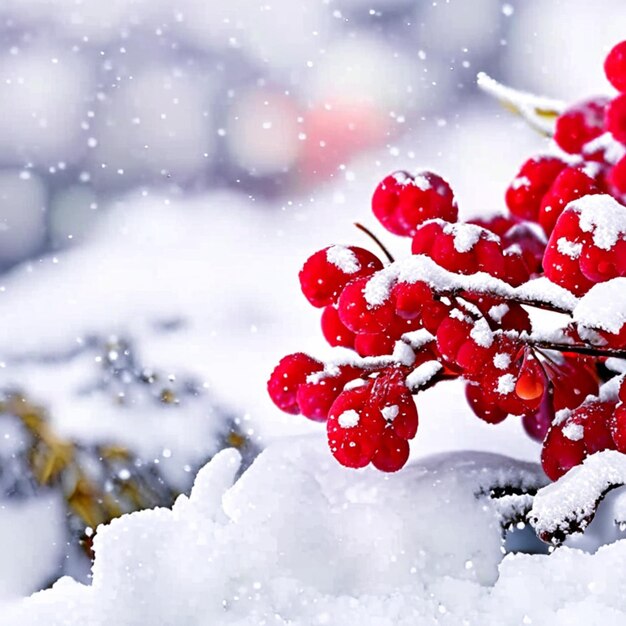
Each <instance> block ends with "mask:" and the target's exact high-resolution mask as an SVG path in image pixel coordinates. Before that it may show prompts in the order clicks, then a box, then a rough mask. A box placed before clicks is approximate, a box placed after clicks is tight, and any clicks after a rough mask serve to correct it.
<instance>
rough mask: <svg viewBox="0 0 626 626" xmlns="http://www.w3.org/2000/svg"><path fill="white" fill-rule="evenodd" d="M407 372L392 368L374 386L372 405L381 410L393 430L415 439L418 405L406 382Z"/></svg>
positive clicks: (371, 398)
mask: <svg viewBox="0 0 626 626" xmlns="http://www.w3.org/2000/svg"><path fill="white" fill-rule="evenodd" d="M405 375H406V372H405V371H403V370H402V369H394V368H391V369H389V370H388V371H386V372H384V373H383V374H382V375H381V376H379V377H378V378H377V379H376V380H375V381H374V384H373V386H372V394H371V397H370V407H371V410H373V411H380V414H381V415H382V416H383V418H384V419H385V421H386V422H387V425H388V427H390V428H391V429H392V430H393V432H394V433H395V434H396V435H397V436H398V437H401V438H402V439H413V437H415V433H416V432H417V425H418V415H417V407H416V406H415V401H414V400H413V396H412V395H411V392H410V391H409V390H408V388H407V386H406V383H405Z"/></svg>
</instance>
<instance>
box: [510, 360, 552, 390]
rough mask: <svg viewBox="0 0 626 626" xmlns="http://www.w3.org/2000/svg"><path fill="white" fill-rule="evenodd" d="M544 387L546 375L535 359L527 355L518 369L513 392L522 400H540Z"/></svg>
mask: <svg viewBox="0 0 626 626" xmlns="http://www.w3.org/2000/svg"><path fill="white" fill-rule="evenodd" d="M545 389H546V376H545V374H544V372H543V370H542V368H541V365H540V364H539V362H538V361H537V359H535V358H532V357H530V356H529V357H527V358H526V359H525V360H524V364H523V365H522V367H521V369H520V373H519V376H518V378H517V382H516V383H515V393H516V394H517V395H518V396H519V397H520V398H522V400H531V401H532V400H540V399H541V398H542V397H543V394H544V391H545Z"/></svg>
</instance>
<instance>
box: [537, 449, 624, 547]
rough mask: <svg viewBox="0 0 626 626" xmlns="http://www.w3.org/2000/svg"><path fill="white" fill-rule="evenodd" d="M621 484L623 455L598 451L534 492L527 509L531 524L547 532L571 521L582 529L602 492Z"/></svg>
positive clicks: (563, 528) (566, 526)
mask: <svg viewBox="0 0 626 626" xmlns="http://www.w3.org/2000/svg"><path fill="white" fill-rule="evenodd" d="M624 484H626V455H624V454H621V453H620V452H616V451H615V450H605V451H604V452H597V453H596V454H593V455H591V456H589V457H587V458H586V459H585V461H584V462H583V464H582V465H578V466H576V467H573V468H572V469H571V470H569V472H567V474H565V475H564V476H563V477H562V478H560V479H559V480H558V481H557V482H555V483H552V484H550V485H547V486H546V487H544V488H543V489H541V490H540V491H539V492H538V493H537V495H536V496H535V498H534V502H533V507H532V510H531V513H530V518H531V521H532V524H533V526H534V527H535V529H536V531H537V532H538V533H544V534H546V535H548V536H553V535H555V534H556V533H559V532H564V531H567V530H568V529H570V528H572V526H573V525H577V526H579V527H580V529H581V530H584V528H586V526H587V524H588V523H589V521H590V518H591V517H592V516H593V513H594V511H595V508H596V506H597V504H598V501H599V500H600V499H601V497H602V496H603V495H604V493H605V492H606V491H607V490H608V489H610V488H613V487H616V486H620V485H624ZM622 543H626V542H622Z"/></svg>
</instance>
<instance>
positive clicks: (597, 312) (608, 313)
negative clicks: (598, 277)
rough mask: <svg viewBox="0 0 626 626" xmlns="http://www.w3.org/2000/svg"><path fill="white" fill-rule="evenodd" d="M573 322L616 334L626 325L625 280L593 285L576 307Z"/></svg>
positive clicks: (617, 279) (618, 279)
mask: <svg viewBox="0 0 626 626" xmlns="http://www.w3.org/2000/svg"><path fill="white" fill-rule="evenodd" d="M573 316H574V320H575V321H576V322H578V323H579V324H582V325H583V326H587V327H589V328H600V329H602V330H606V331H608V332H610V333H615V334H617V333H618V332H619V331H620V329H621V328H622V326H623V325H624V323H626V278H613V279H612V280H608V281H606V282H604V283H598V284H597V285H594V286H593V287H592V288H591V289H590V290H589V291H588V292H587V293H586V294H585V295H584V296H583V297H582V298H581V299H580V302H579V303H578V304H577V305H576V308H575V309H574V313H573Z"/></svg>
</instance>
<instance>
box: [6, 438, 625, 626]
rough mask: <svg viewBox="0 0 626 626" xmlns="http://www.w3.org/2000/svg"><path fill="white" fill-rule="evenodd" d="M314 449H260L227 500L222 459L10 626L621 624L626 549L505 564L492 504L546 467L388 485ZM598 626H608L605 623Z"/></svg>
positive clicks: (105, 531)
mask: <svg viewBox="0 0 626 626" xmlns="http://www.w3.org/2000/svg"><path fill="white" fill-rule="evenodd" d="M320 444H321V442H320V440H319V439H318V438H317V437H312V438H299V439H290V440H285V441H283V442H281V443H279V444H276V445H274V446H271V447H269V448H268V449H266V450H265V451H264V452H263V453H262V454H261V455H260V456H259V457H258V459H257V460H256V461H255V462H254V464H253V465H252V466H251V468H250V469H249V470H248V471H247V472H246V473H245V474H244V475H243V476H242V477H241V478H240V479H239V480H238V481H237V482H236V483H235V484H234V485H233V480H234V477H235V475H236V473H237V470H238V468H239V462H240V459H239V455H238V453H237V452H235V451H233V450H226V451H223V452H221V453H220V454H218V455H217V456H216V457H215V458H214V459H213V460H212V461H211V462H210V463H209V464H208V465H207V466H205V467H204V468H203V469H202V470H201V471H200V473H199V474H198V476H197V478H196V482H195V485H194V488H193V491H192V492H191V495H190V496H189V497H186V496H180V497H179V499H178V500H177V501H176V503H175V505H174V507H173V509H172V510H169V509H155V510H149V511H141V512H139V513H134V514H132V515H126V516H124V517H122V518H119V519H117V520H115V521H113V522H112V523H111V524H110V525H108V526H106V527H104V528H100V529H99V532H98V534H97V536H96V540H95V550H96V560H95V564H94V566H93V583H92V585H91V586H86V585H82V584H79V583H77V582H75V581H73V580H71V579H69V578H63V579H61V580H60V581H59V582H57V583H56V584H55V585H54V587H52V588H51V589H49V590H47V591H43V592H40V593H38V594H35V595H34V596H32V597H31V598H29V599H26V600H22V601H20V602H19V603H16V604H14V605H11V606H9V607H5V610H4V612H3V615H2V616H1V617H0V624H3V625H4V624H7V625H8V624H21V625H28V624H42V623H45V624H49V625H52V626H53V625H55V624H65V625H69V626H72V625H74V624H76V625H78V624H80V625H81V626H82V625H83V624H90V625H94V626H97V625H100V624H101V625H104V624H113V623H114V624H120V625H126V624H128V625H131V624H153V625H160V624H163V625H165V624H185V625H196V624H197V625H200V624H237V625H241V626H243V625H253V624H254V625H256V624H287V623H289V624H299V625H305V624H306V625H309V624H337V625H343V624H345V625H348V624H355V623H360V624H363V625H372V626H373V625H376V626H391V625H396V624H400V625H402V624H407V625H408V624H418V623H419V624H423V623H440V624H494V625H495V624H498V625H502V624H521V623H541V624H547V623H550V624H583V623H585V624H589V623H594V624H595V623H600V621H602V620H604V621H603V623H605V624H617V623H623V620H624V618H626V599H625V598H624V596H623V594H622V593H621V592H620V591H619V585H618V584H617V583H616V582H614V581H615V576H614V574H612V572H615V571H619V570H620V569H621V568H623V567H624V562H625V560H626V542H624V541H621V542H617V543H615V544H613V545H611V546H607V547H604V548H601V549H600V550H599V551H598V552H597V553H596V554H594V555H590V554H585V553H583V552H580V551H577V550H572V549H569V548H561V549H559V550H557V551H556V552H555V553H554V554H553V555H551V556H538V555H533V556H531V555H508V556H506V557H505V558H504V560H503V561H502V562H501V560H502V549H501V546H502V533H501V526H500V517H499V512H498V506H497V505H496V504H495V503H494V501H492V500H491V499H490V498H488V497H481V494H488V493H490V492H493V491H494V490H496V491H497V489H498V486H500V487H504V486H505V485H507V484H509V483H510V481H511V480H514V477H517V478H516V480H517V483H518V487H520V488H526V489H532V488H536V487H538V486H540V485H541V484H543V480H544V478H543V477H542V476H541V473H540V471H539V470H538V468H537V466H534V465H532V464H526V463H520V462H517V461H512V460H510V459H507V458H505V457H501V456H498V455H490V454H478V453H463V454H455V455H439V456H437V457H432V458H430V459H426V460H423V461H421V462H420V463H419V464H414V465H411V466H409V467H408V468H407V469H406V470H405V471H403V472H400V473H398V474H395V475H390V476H385V475H382V474H380V473H377V472H374V471H368V470H363V471H350V470H346V469H345V468H342V467H340V466H338V465H337V464H335V463H333V461H332V459H330V458H328V455H327V454H326V451H325V449H324V446H322V445H320ZM598 620H600V621H598Z"/></svg>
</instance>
